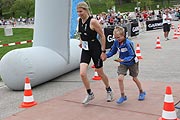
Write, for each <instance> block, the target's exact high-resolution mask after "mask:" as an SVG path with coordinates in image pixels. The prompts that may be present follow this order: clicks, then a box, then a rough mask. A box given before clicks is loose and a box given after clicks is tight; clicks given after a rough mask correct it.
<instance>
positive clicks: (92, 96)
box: [82, 93, 94, 104]
mask: <svg viewBox="0 0 180 120" xmlns="http://www.w3.org/2000/svg"><path fill="white" fill-rule="evenodd" d="M93 99H94V94H93V93H92V94H91V95H87V96H86V97H85V99H84V100H83V102H82V104H88V103H89V101H91V100H93Z"/></svg>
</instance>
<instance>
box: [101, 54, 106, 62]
mask: <svg viewBox="0 0 180 120" xmlns="http://www.w3.org/2000/svg"><path fill="white" fill-rule="evenodd" d="M101 59H102V61H105V60H106V59H107V56H106V53H104V52H102V53H101Z"/></svg>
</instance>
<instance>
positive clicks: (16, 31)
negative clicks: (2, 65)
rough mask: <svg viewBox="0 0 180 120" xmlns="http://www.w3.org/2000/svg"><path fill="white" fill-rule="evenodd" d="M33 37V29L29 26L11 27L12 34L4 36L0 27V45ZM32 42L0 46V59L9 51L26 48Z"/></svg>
mask: <svg viewBox="0 0 180 120" xmlns="http://www.w3.org/2000/svg"><path fill="white" fill-rule="evenodd" d="M32 39H33V29H29V28H13V36H5V35H4V28H0V41H1V42H0V45H2V44H8V43H14V42H20V41H26V40H32ZM31 46H32V43H27V44H21V45H14V46H8V47H1V48H0V59H1V58H2V57H3V56H4V55H5V54H6V53H7V52H9V51H11V50H14V49H18V48H26V47H31Z"/></svg>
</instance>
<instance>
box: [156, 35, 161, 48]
mask: <svg viewBox="0 0 180 120" xmlns="http://www.w3.org/2000/svg"><path fill="white" fill-rule="evenodd" d="M161 48H162V47H161V43H160V38H159V37H157V41H156V48H155V49H161Z"/></svg>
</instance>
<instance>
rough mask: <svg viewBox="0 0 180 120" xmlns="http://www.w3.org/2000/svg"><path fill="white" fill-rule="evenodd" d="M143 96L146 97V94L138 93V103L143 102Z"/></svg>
mask: <svg viewBox="0 0 180 120" xmlns="http://www.w3.org/2000/svg"><path fill="white" fill-rule="evenodd" d="M145 96H146V92H142V93H140V94H139V98H138V100H140V101H142V100H144V99H145Z"/></svg>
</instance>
